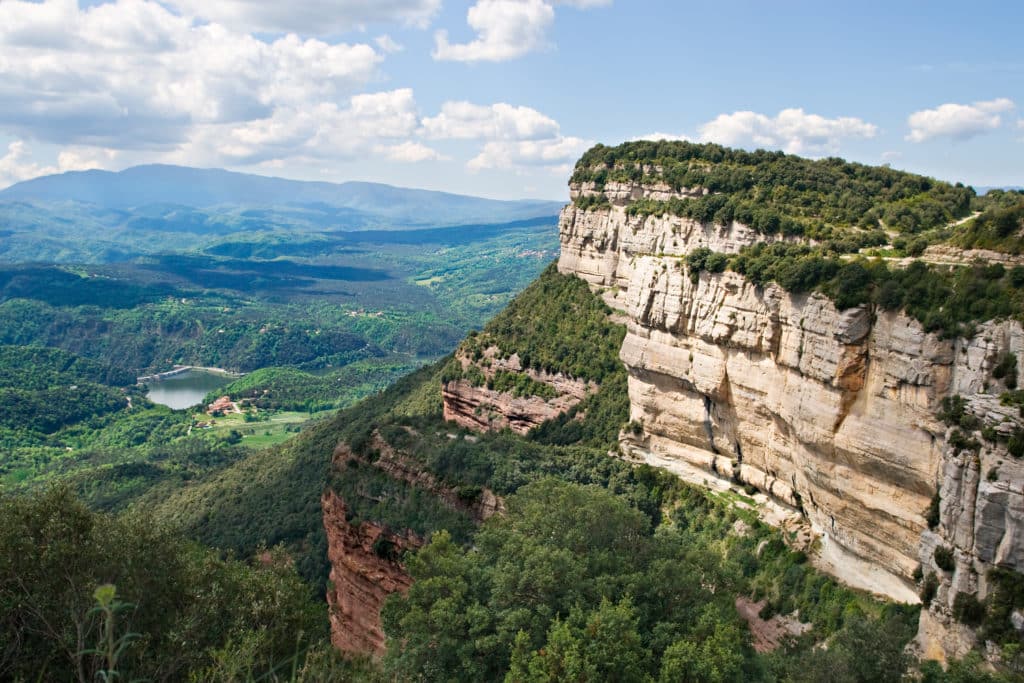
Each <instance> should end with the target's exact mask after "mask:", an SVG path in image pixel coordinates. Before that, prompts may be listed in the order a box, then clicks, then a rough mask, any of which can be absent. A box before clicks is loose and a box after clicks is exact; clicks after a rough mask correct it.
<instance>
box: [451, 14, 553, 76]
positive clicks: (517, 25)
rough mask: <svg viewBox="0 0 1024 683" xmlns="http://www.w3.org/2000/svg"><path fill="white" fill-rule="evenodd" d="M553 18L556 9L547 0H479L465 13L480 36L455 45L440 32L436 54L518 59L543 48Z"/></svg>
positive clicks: (469, 58)
mask: <svg viewBox="0 0 1024 683" xmlns="http://www.w3.org/2000/svg"><path fill="white" fill-rule="evenodd" d="M554 20H555V10H554V8H552V7H551V5H549V4H548V3H546V2H544V0H477V3H476V4H475V5H473V6H472V7H470V8H469V12H468V13H467V15H466V21H467V22H468V23H469V25H470V26H471V27H472V28H473V30H474V31H476V33H477V35H478V37H477V39H476V40H473V41H471V42H469V43H462V44H452V43H449V42H448V32H447V31H443V30H442V31H438V32H437V34H436V36H435V43H436V45H435V48H434V52H433V56H434V59H438V60H451V61H457V62H481V61H487V62H502V61H505V60H508V59H515V58H516V57H521V56H523V55H525V54H526V53H528V52H533V51H534V50H538V49H540V48H542V47H544V46H545V45H546V40H545V33H546V32H547V29H548V26H550V25H551V22H553V21H554Z"/></svg>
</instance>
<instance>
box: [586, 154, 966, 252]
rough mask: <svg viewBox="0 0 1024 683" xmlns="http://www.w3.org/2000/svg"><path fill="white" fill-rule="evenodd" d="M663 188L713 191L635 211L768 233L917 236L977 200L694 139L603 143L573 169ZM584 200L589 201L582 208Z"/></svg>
mask: <svg viewBox="0 0 1024 683" xmlns="http://www.w3.org/2000/svg"><path fill="white" fill-rule="evenodd" d="M609 181H624V182H645V183H654V182H664V183H667V184H668V185H669V186H670V187H671V188H673V189H675V190H680V189H683V188H687V189H691V190H692V189H702V190H707V192H708V194H706V195H704V196H700V197H695V198H691V199H672V200H669V201H655V200H640V201H637V202H634V203H633V204H632V205H631V207H630V211H631V212H633V213H634V214H663V213H669V214H675V215H679V216H686V217H688V218H693V219H695V220H699V221H702V222H709V221H714V222H715V223H718V224H728V223H729V222H731V221H732V220H736V221H738V222H740V223H743V224H745V225H749V226H750V227H752V228H754V229H755V230H757V231H758V232H761V233H765V234H775V233H781V234H784V235H808V236H813V237H821V236H825V235H827V234H828V232H829V230H830V229H833V228H837V227H838V228H842V227H850V226H859V227H861V228H877V227H878V226H879V222H881V223H882V224H884V225H885V226H886V227H888V228H890V229H895V230H899V231H900V232H905V233H916V232H920V231H923V230H927V229H931V228H937V227H940V226H942V225H945V224H947V223H949V222H950V221H952V220H954V219H956V218H960V217H963V216H966V215H967V214H968V212H969V211H970V208H971V200H972V199H973V198H974V196H975V193H974V190H972V189H971V188H969V187H964V186H963V185H961V184H957V185H951V184H949V183H944V182H941V181H937V180H934V179H932V178H926V177H924V176H919V175H914V174H911V173H906V172H903V171H896V170H893V169H890V168H886V167H884V166H866V165H863V164H857V163H851V162H848V161H844V160H842V159H838V158H827V159H819V160H812V159H805V158H803V157H799V156H795V155H791V154H784V153H782V152H770V151H766V150H757V151H755V152H747V151H744V150H738V149H730V148H727V147H722V146H720V145H715V144H697V143H692V142H669V141H660V142H651V141H636V142H628V143H625V144H623V145H619V146H617V147H606V146H604V145H597V146H595V147H593V148H591V149H590V150H588V151H587V152H586V153H585V154H584V155H583V156H582V157H581V158H580V160H579V161H578V162H577V163H576V169H575V171H574V173H573V176H572V181H571V182H573V183H585V182H592V183H594V184H595V187H596V188H597V189H601V188H603V187H604V185H605V183H607V182H609ZM586 201H587V200H584V202H586Z"/></svg>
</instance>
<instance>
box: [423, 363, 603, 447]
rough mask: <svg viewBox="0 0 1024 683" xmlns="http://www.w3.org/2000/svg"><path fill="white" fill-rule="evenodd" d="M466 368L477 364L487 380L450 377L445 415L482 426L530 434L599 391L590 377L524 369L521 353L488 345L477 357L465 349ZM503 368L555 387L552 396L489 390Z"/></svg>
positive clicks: (467, 424) (443, 392)
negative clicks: (476, 381) (506, 355)
mask: <svg viewBox="0 0 1024 683" xmlns="http://www.w3.org/2000/svg"><path fill="white" fill-rule="evenodd" d="M455 360H456V362H458V363H460V364H461V366H462V369H463V371H467V370H470V369H471V368H472V369H474V370H475V371H476V372H477V373H478V377H480V378H482V380H483V384H480V385H479V386H478V385H475V384H474V383H473V382H472V381H470V380H468V379H458V380H453V381H450V382H446V383H445V384H444V386H443V387H442V388H441V397H442V399H443V401H444V419H445V420H448V421H449V422H454V423H455V424H457V425H459V426H460V427H466V428H467V429H473V430H476V431H500V430H502V429H505V428H506V427H507V428H509V429H511V430H512V431H513V432H515V433H517V434H526V433H527V432H529V431H530V430H531V429H533V428H534V427H537V426H538V425H540V424H543V423H544V422H546V421H548V420H551V419H553V418H555V417H558V416H559V415H561V414H562V413H564V412H566V411H568V410H569V409H570V408H572V407H573V406H575V405H577V404H578V403H579V402H580V401H582V400H583V399H584V398H586V397H587V395H588V394H590V393H593V392H594V391H596V390H597V385H596V384H595V383H593V382H584V381H581V380H578V379H573V378H572V377H567V376H565V375H563V374H556V373H549V372H542V371H539V370H535V369H533V368H525V369H524V368H523V366H522V363H521V362H520V360H519V355H518V354H512V355H511V356H510V357H509V358H502V357H501V356H500V355H499V353H498V349H497V347H494V346H491V347H489V348H487V349H485V350H484V351H483V353H482V356H481V358H479V359H475V360H474V359H472V358H469V357H468V356H466V355H465V354H464V353H461V352H460V353H459V354H458V355H457V356H456V359H455ZM499 372H508V373H514V374H517V375H519V374H521V375H525V376H526V377H528V378H529V379H530V380H532V381H533V382H536V383H538V384H540V385H543V386H545V387H549V388H550V389H551V392H550V393H551V394H552V395H551V396H550V397H548V398H545V397H541V396H532V395H524V396H516V395H515V394H514V393H512V392H509V391H497V390H495V389H489V388H488V387H487V384H486V383H487V382H488V381H490V380H493V378H494V377H495V376H496V375H497V373H499Z"/></svg>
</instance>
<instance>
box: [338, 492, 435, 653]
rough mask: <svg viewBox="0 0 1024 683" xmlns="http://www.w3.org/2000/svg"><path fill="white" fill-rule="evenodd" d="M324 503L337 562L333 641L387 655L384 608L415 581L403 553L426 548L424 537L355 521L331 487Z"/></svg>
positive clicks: (353, 650) (341, 647) (351, 649)
mask: <svg viewBox="0 0 1024 683" xmlns="http://www.w3.org/2000/svg"><path fill="white" fill-rule="evenodd" d="M320 504H321V507H322V508H323V513H324V529H325V530H326V531H327V558H328V560H329V561H330V563H331V574H330V583H329V584H328V587H327V605H328V608H329V615H330V621H331V643H333V644H334V646H335V647H336V648H338V649H339V650H342V651H344V652H351V653H360V654H367V653H369V654H382V653H383V651H384V631H383V628H382V627H381V620H380V608H381V606H383V604H384V600H385V599H387V597H388V596H389V595H391V594H392V593H395V592H397V591H401V592H405V591H406V590H408V588H409V586H410V585H412V579H411V578H410V577H409V575H408V573H406V571H405V567H404V566H403V565H402V563H401V560H400V557H401V553H402V552H404V551H405V550H407V549H415V548H418V547H420V546H421V545H422V544H423V539H421V538H420V537H419V536H417V535H416V534H414V533H412V532H410V531H404V532H402V533H394V532H391V531H388V530H386V529H384V528H383V527H382V526H381V525H379V524H374V523H373V522H360V523H359V524H357V525H353V524H351V523H350V522H349V521H348V518H347V513H348V506H347V505H346V504H345V501H343V500H342V499H341V498H339V497H338V495H337V494H335V493H334V492H333V491H330V490H328V491H326V492H325V493H324V494H323V496H322V498H321V500H320Z"/></svg>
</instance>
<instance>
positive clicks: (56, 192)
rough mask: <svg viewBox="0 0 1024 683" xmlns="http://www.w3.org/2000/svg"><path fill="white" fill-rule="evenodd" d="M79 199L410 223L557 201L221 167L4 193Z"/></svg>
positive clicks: (541, 210)
mask: <svg viewBox="0 0 1024 683" xmlns="http://www.w3.org/2000/svg"><path fill="white" fill-rule="evenodd" d="M69 200H70V201H76V202H82V203H86V204H92V205H95V206H99V207H104V208H107V209H120V210H125V209H134V210H138V209H142V208H143V207H147V206H150V205H154V204H156V205H160V204H173V205H179V206H188V207H193V208H211V207H221V208H223V207H225V206H247V207H269V206H287V207H298V206H303V207H309V208H311V209H313V210H316V211H320V212H322V213H331V211H330V209H350V210H354V211H357V212H360V213H365V214H370V215H373V216H376V217H379V218H387V219H390V220H392V221H395V222H399V223H403V224H406V225H420V224H431V225H434V224H437V223H439V222H440V223H444V222H449V223H463V222H480V221H484V220H486V221H488V222H501V221H509V220H516V219H523V218H535V217H537V216H547V215H554V214H555V213H557V211H558V209H559V208H560V203H559V202H553V201H544V200H514V201H509V200H495V199H484V198H480V197H471V196H466V195H457V194H451V193H447V192H436V191H432V190H417V189H410V188H401V187H394V186H391V185H385V184H381V183H367V182H345V183H329V182H314V181H301V180H287V179H284V178H275V177H270V176H259V175H252V174H247V173H237V172H234V171H225V170H222V169H198V168H189V167H185V166H169V165H162V164H151V165H144V166H133V167H131V168H127V169H125V170H123V171H118V172H111V171H101V170H90V171H71V172H68V173H62V174H59V175H50V176H42V177H39V178H34V179H32V180H26V181H24V182H20V183H17V184H15V185H12V186H11V187H9V188H7V189H6V190H3V191H0V202H3V203H6V202H8V201H21V202H32V203H45V204H48V203H50V202H67V201H69Z"/></svg>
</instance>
